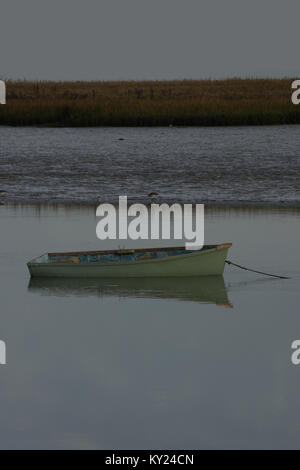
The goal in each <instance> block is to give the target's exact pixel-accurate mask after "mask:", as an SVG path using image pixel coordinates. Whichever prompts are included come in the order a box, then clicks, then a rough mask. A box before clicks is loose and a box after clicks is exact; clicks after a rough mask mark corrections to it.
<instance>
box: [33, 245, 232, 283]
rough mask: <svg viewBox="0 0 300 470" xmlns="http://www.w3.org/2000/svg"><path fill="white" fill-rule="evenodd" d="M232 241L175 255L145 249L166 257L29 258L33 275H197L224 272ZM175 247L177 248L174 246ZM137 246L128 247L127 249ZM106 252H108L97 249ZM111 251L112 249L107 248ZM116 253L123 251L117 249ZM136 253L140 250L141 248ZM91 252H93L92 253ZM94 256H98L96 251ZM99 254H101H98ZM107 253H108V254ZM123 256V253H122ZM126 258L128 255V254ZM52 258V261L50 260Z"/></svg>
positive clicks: (89, 276) (114, 276) (51, 256)
mask: <svg viewBox="0 0 300 470" xmlns="http://www.w3.org/2000/svg"><path fill="white" fill-rule="evenodd" d="M230 246H231V245H230V244H225V245H213V246H212V247H209V248H207V247H204V248H206V249H202V250H199V251H194V252H186V253H183V254H178V255H174V254H173V253H171V249H162V250H156V251H154V250H153V249H149V250H148V251H147V250H143V251H144V252H145V253H146V254H149V253H158V252H159V253H165V252H169V253H170V254H168V255H166V256H165V257H157V258H154V257H149V259H147V256H146V255H145V256H144V257H143V259H142V258H139V259H138V260H133V261H132V260H131V261H124V260H123V261H122V262H100V261H99V262H97V260H96V262H95V261H94V262H88V261H86V262H82V261H81V257H82V256H84V254H82V253H62V254H60V253H58V254H49V255H48V254H47V255H43V256H41V257H39V258H36V259H35V260H32V261H30V262H29V263H28V264H27V265H28V269H29V272H30V274H31V276H33V277H66V278H122V277H126V278H138V277H186V276H188V277H194V276H216V275H222V274H223V271H224V265H225V260H226V257H227V252H228V249H229V247H230ZM174 250H175V249H174ZM131 252H135V250H127V251H126V250H125V251H123V252H122V253H124V257H125V253H126V256H127V257H128V253H131ZM95 253H102V256H103V253H105V252H95ZM106 253H111V252H106ZM115 253H118V254H119V253H121V252H120V251H119V252H118V251H116V252H115ZM137 253H141V250H140V251H139V252H137ZM89 256H92V255H89ZM93 256H95V255H94V254H93ZM98 256H99V255H98ZM106 256H107V255H106ZM121 256H122V255H121ZM125 259H126V258H125ZM51 260H52V261H51Z"/></svg>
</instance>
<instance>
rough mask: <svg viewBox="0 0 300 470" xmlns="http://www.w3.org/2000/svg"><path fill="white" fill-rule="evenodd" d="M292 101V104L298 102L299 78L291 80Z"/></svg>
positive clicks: (299, 102) (299, 94)
mask: <svg viewBox="0 0 300 470" xmlns="http://www.w3.org/2000/svg"><path fill="white" fill-rule="evenodd" d="M292 90H295V91H293V93H292V103H293V104H300V80H294V81H293V82H292Z"/></svg>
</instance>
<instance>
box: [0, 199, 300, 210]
mask: <svg viewBox="0 0 300 470" xmlns="http://www.w3.org/2000/svg"><path fill="white" fill-rule="evenodd" d="M2 202H3V204H1V205H0V211H1V208H14V209H18V208H38V209H70V210H72V209H75V210H76V209H95V208H96V207H97V206H98V205H100V204H103V203H105V204H106V203H108V204H112V205H114V206H117V205H118V203H116V201H102V202H101V203H100V202H95V203H92V202H76V201H57V202H55V201H50V202H45V201H33V200H26V201H17V200H7V201H2ZM163 202H165V201H163ZM163 202H159V203H158V204H162V203H163ZM135 203H143V204H145V205H146V206H147V207H148V206H150V203H145V202H142V201H138V200H136V199H128V205H130V204H135ZM167 203H168V204H170V205H171V204H175V203H176V202H175V201H173V202H167ZM178 204H180V205H183V204H193V205H195V204H196V203H195V202H184V203H182V202H178ZM198 204H204V206H205V211H208V212H218V211H222V212H224V211H225V210H233V211H249V212H251V211H261V212H265V211H267V212H270V211H275V212H276V211H280V210H283V211H285V212H286V211H289V212H300V203H294V204H291V203H289V204H271V203H269V204H268V203H257V202H255V203H249V202H246V203H242V202H232V203H230V202H224V203H209V202H208V203H206V202H204V203H201V202H198Z"/></svg>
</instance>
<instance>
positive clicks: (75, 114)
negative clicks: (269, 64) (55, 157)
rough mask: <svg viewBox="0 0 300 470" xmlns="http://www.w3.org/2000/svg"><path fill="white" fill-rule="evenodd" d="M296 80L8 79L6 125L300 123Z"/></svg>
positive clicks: (2, 118)
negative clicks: (295, 100)
mask: <svg viewBox="0 0 300 470" xmlns="http://www.w3.org/2000/svg"><path fill="white" fill-rule="evenodd" d="M291 82H292V79H228V80H201V81H197V80H182V81H157V82H155V81H145V82H135V81H129V82H122V81H119V82H27V81H16V82H10V81H8V82H7V104H6V105H2V106H0V124H2V125H49V126H167V125H170V124H172V125H181V126H182V125H191V126H193V125H197V126H215V125H259V124H296V123H300V106H295V105H293V104H292V103H291Z"/></svg>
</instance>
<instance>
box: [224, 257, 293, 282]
mask: <svg viewBox="0 0 300 470" xmlns="http://www.w3.org/2000/svg"><path fill="white" fill-rule="evenodd" d="M225 263H227V264H232V266H236V267H237V268H240V269H244V270H245V271H251V272H252V273H257V274H263V275H264V276H271V277H277V278H279V279H290V278H289V277H286V276H278V275H277V274H270V273H263V272H262V271H256V270H255V269H250V268H246V267H245V266H241V265H239V264H236V263H233V262H232V261H229V260H228V259H227V260H226V261H225Z"/></svg>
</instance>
